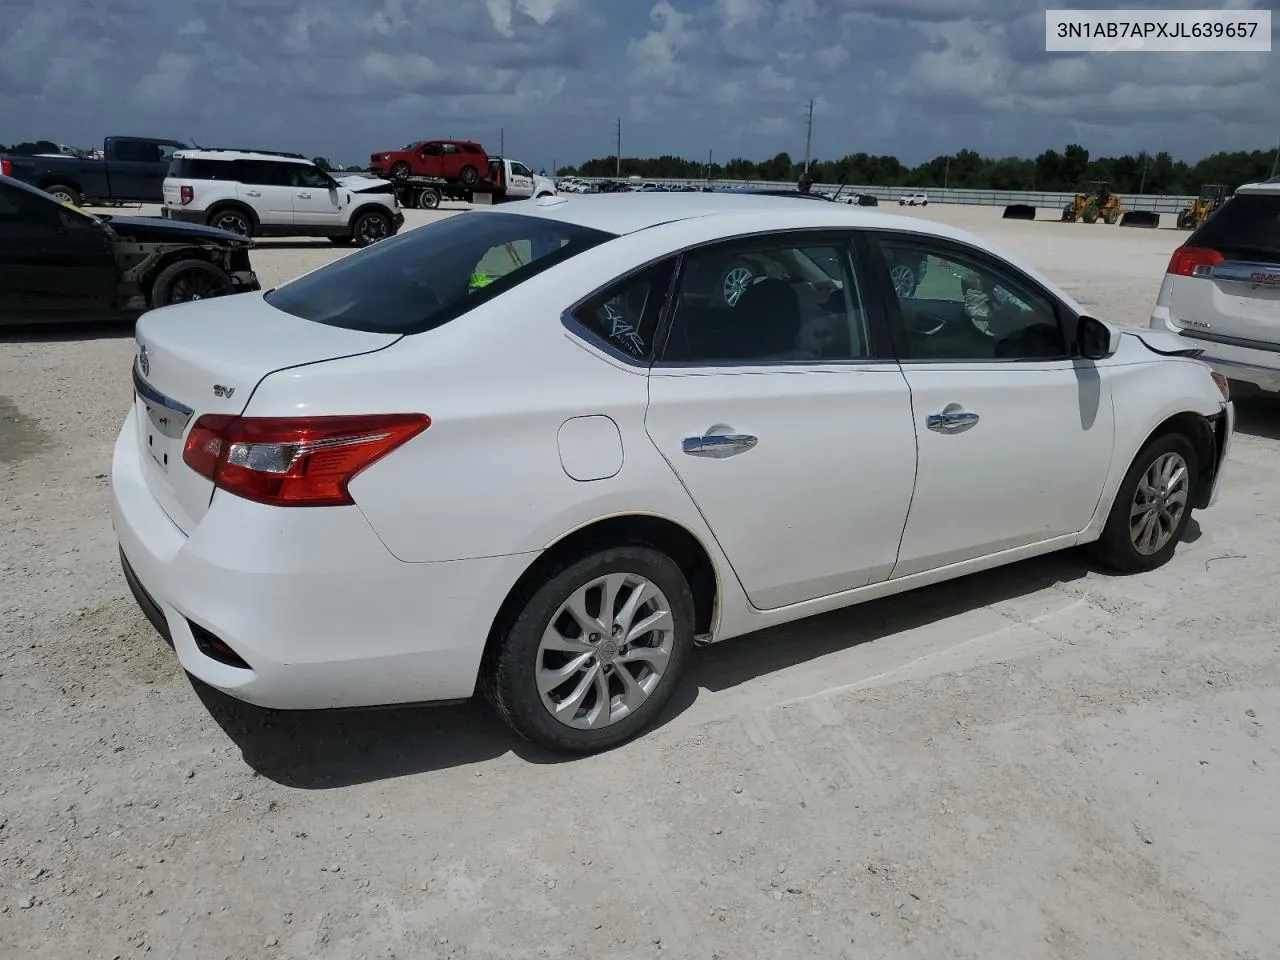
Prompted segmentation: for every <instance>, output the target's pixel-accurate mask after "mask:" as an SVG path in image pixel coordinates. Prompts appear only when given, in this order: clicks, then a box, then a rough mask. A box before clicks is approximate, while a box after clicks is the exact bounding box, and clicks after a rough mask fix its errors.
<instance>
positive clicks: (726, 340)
mask: <svg viewBox="0 0 1280 960" xmlns="http://www.w3.org/2000/svg"><path fill="white" fill-rule="evenodd" d="M673 309H674V313H673V317H672V321H671V330H670V333H669V335H668V336H667V338H666V345H665V348H664V351H663V355H662V359H663V362H664V363H683V364H689V363H694V364H719V363H777V362H792V363H821V362H838V361H849V360H868V359H872V358H873V356H874V352H873V348H872V345H871V337H870V329H869V325H868V318H867V314H866V310H865V309H864V305H863V300H862V296H861V294H860V291H859V289H858V282H857V276H856V273H855V271H854V264H853V259H852V252H851V248H850V246H849V244H848V243H846V242H845V241H844V240H843V239H836V240H831V239H825V240H824V239H806V238H805V237H803V236H799V237H796V238H794V239H791V238H786V237H766V238H762V239H758V240H755V239H753V240H751V241H734V242H732V243H727V244H714V245H711V246H708V247H702V248H698V249H695V250H692V251H689V252H688V253H687V254H686V255H685V258H684V263H683V265H682V267H681V271H680V281H679V287H678V289H677V291H676V295H675V300H674V306H673Z"/></svg>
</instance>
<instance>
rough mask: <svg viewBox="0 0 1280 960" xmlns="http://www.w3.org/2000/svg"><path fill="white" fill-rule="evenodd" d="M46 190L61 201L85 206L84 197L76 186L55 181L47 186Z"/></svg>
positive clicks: (75, 205)
mask: <svg viewBox="0 0 1280 960" xmlns="http://www.w3.org/2000/svg"><path fill="white" fill-rule="evenodd" d="M44 192H45V193H47V194H49V196H51V197H53V198H54V199H55V200H57V201H59V202H60V203H69V204H71V206H73V207H83V206H84V197H82V196H80V191H79V190H77V189H76V188H75V187H68V186H66V185H65V184H62V183H55V184H54V185H53V186H51V187H45V189H44Z"/></svg>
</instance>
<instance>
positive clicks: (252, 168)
mask: <svg viewBox="0 0 1280 960" xmlns="http://www.w3.org/2000/svg"><path fill="white" fill-rule="evenodd" d="M234 166H235V168H236V180H237V181H238V183H239V186H238V187H237V194H238V196H239V198H240V199H241V200H243V201H244V202H245V203H247V204H248V205H249V206H251V207H252V208H253V210H254V212H255V213H256V214H257V215H258V219H259V220H260V221H261V222H262V223H263V224H268V225H270V226H273V227H291V226H293V224H294V218H293V194H294V188H293V181H292V180H291V179H290V177H289V170H288V168H289V166H290V164H288V163H287V162H285V161H281V160H237V161H235V163H234Z"/></svg>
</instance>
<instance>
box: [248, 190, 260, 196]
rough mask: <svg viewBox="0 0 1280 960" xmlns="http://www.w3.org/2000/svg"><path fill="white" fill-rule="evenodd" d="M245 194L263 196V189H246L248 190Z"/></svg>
mask: <svg viewBox="0 0 1280 960" xmlns="http://www.w3.org/2000/svg"><path fill="white" fill-rule="evenodd" d="M244 195H245V196H246V197H260V196H262V191H261V190H246V191H245V192H244Z"/></svg>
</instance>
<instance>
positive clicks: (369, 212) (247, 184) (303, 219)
mask: <svg viewBox="0 0 1280 960" xmlns="http://www.w3.org/2000/svg"><path fill="white" fill-rule="evenodd" d="M160 213H161V216H163V217H166V218H167V219H170V220H182V221H186V222H188V223H205V224H209V225H210V226H214V227H221V228H222V229H224V230H230V231H232V232H233V233H239V234H242V235H244V236H251V237H328V238H329V239H330V240H332V241H333V242H334V243H339V244H347V243H356V244H358V245H359V246H362V247H364V246H368V245H369V244H371V243H376V242H377V241H378V240H384V239H386V238H387V237H391V236H394V235H395V234H396V232H397V231H399V229H400V227H401V226H403V225H404V213H402V212H401V210H400V203H399V201H398V200H397V199H396V194H395V190H394V187H393V186H392V184H391V181H389V180H374V179H370V178H368V177H359V176H355V177H342V178H341V179H334V178H333V177H331V176H330V175H329V174H327V173H326V172H325V171H323V170H321V169H320V168H319V167H317V166H316V165H315V164H314V163H312V162H311V161H310V160H307V159H306V158H305V157H302V156H298V155H294V154H277V153H263V152H256V151H255V152H248V151H239V150H179V151H178V152H177V153H175V154H174V155H173V159H172V160H171V161H170V163H169V175H168V176H167V177H165V181H164V207H163V208H162V209H161V211H160Z"/></svg>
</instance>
